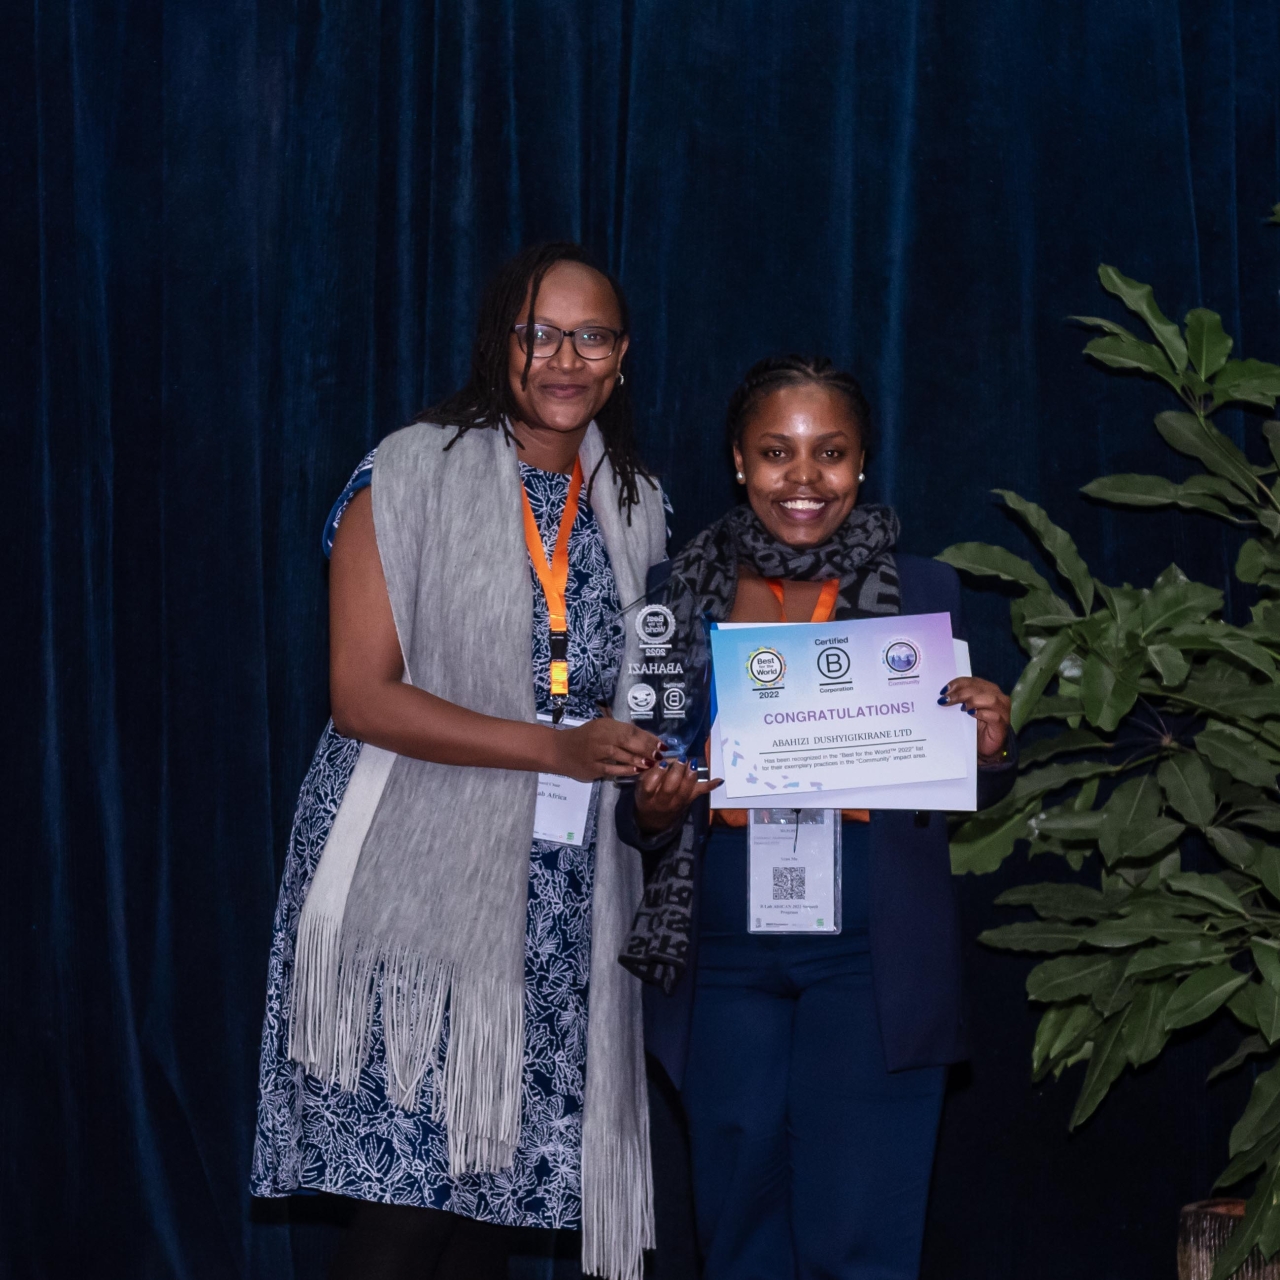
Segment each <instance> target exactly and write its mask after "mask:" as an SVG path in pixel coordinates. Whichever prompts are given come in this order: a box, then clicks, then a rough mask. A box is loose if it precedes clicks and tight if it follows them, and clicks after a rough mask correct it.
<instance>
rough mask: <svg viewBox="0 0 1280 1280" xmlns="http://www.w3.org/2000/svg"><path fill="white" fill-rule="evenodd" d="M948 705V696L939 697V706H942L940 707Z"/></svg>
mask: <svg viewBox="0 0 1280 1280" xmlns="http://www.w3.org/2000/svg"><path fill="white" fill-rule="evenodd" d="M946 705H947V700H946V698H939V699H938V706H940V707H945V706H946Z"/></svg>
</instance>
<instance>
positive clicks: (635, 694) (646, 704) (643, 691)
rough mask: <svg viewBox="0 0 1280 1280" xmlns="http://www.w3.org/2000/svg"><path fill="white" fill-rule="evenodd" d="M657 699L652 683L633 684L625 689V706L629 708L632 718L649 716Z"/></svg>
mask: <svg viewBox="0 0 1280 1280" xmlns="http://www.w3.org/2000/svg"><path fill="white" fill-rule="evenodd" d="M657 701H658V695H657V694H656V693H655V692H654V690H653V686H652V685H648V684H633V685H632V686H631V688H630V689H628V690H627V706H628V707H630V708H631V715H632V718H636V717H642V716H651V715H652V714H653V708H654V705H655V704H656V703H657Z"/></svg>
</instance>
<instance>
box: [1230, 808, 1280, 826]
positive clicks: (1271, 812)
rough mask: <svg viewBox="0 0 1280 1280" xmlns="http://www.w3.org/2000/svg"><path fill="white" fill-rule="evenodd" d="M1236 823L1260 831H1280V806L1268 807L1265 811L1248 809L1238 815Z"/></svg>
mask: <svg viewBox="0 0 1280 1280" xmlns="http://www.w3.org/2000/svg"><path fill="white" fill-rule="evenodd" d="M1236 821H1237V822H1239V823H1242V824H1243V825H1244V826H1246V827H1256V828H1257V829H1258V830H1259V831H1280V805H1268V806H1267V807H1266V808H1265V809H1246V810H1245V811H1244V812H1243V813H1237V814H1236Z"/></svg>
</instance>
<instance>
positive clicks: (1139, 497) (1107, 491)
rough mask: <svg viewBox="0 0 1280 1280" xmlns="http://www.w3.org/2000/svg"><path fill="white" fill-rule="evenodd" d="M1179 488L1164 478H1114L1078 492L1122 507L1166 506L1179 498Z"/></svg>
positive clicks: (1105, 478) (1093, 482)
mask: <svg viewBox="0 0 1280 1280" xmlns="http://www.w3.org/2000/svg"><path fill="white" fill-rule="evenodd" d="M1178 489H1179V486H1178V485H1176V484H1174V483H1173V481H1172V480H1166V479H1165V478H1164V476H1141V475H1131V474H1126V475H1116V476H1100V477H1099V478H1098V479H1097V480H1091V481H1090V482H1089V483H1088V484H1087V485H1085V486H1084V487H1083V488H1082V489H1081V490H1080V492H1081V493H1083V494H1087V495H1088V496H1089V497H1090V498H1097V499H1098V500H1099V501H1100V502H1114V503H1117V504H1118V505H1119V506H1123V507H1167V506H1169V505H1171V504H1172V503H1174V502H1176V501H1177V499H1178Z"/></svg>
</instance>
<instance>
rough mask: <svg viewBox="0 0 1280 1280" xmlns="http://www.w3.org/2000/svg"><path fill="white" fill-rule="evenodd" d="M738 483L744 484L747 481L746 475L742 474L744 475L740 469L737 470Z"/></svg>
mask: <svg viewBox="0 0 1280 1280" xmlns="http://www.w3.org/2000/svg"><path fill="white" fill-rule="evenodd" d="M738 483H739V484H746V483H747V477H746V476H744V475H743V474H742V472H741V471H739V472H738Z"/></svg>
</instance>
